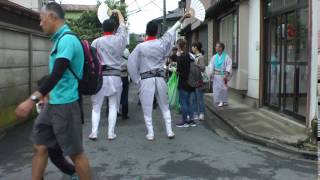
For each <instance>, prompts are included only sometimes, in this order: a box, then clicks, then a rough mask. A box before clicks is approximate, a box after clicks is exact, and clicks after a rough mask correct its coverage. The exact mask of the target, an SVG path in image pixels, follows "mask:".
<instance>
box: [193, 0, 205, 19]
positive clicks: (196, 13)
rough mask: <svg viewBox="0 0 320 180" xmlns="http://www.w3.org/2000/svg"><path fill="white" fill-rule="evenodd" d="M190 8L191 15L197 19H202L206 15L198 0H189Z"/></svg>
mask: <svg viewBox="0 0 320 180" xmlns="http://www.w3.org/2000/svg"><path fill="white" fill-rule="evenodd" d="M190 10H191V14H192V16H193V17H195V18H196V19H198V20H199V21H204V19H205V17H206V10H205V8H204V5H203V4H202V2H201V1H200V0H191V4H190Z"/></svg>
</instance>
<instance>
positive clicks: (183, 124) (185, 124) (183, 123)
mask: <svg viewBox="0 0 320 180" xmlns="http://www.w3.org/2000/svg"><path fill="white" fill-rule="evenodd" d="M189 126H190V125H189V123H187V122H185V121H181V122H179V123H177V124H176V127H179V128H182V127H189Z"/></svg>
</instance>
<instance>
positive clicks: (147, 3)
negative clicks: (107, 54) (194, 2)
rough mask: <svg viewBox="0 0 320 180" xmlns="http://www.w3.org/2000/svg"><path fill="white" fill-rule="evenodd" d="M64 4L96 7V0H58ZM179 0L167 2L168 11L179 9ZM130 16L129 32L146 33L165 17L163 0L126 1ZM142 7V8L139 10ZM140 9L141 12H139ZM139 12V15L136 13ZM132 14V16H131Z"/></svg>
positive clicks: (168, 0)
mask: <svg viewBox="0 0 320 180" xmlns="http://www.w3.org/2000/svg"><path fill="white" fill-rule="evenodd" d="M56 1H58V2H59V1H61V2H62V3H63V4H87V5H94V4H96V2H97V1H96V0H56ZM178 1H179V0H167V1H166V2H167V5H166V7H167V11H171V10H173V9H176V8H177V7H178ZM125 2H126V4H127V5H128V12H129V13H128V14H129V23H130V26H129V31H130V32H134V33H144V32H145V28H146V24H147V23H148V22H149V21H150V20H152V19H155V18H157V17H160V16H162V15H163V0H126V1H125ZM139 7H140V8H139ZM139 9H141V11H139V12H137V11H138V10H139ZM135 12H137V13H135ZM130 14H131V15H130Z"/></svg>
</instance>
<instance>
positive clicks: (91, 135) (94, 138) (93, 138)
mask: <svg viewBox="0 0 320 180" xmlns="http://www.w3.org/2000/svg"><path fill="white" fill-rule="evenodd" d="M88 138H89V139H90V140H92V141H96V140H97V139H98V136H97V135H96V134H94V133H91V134H90V135H89V137H88Z"/></svg>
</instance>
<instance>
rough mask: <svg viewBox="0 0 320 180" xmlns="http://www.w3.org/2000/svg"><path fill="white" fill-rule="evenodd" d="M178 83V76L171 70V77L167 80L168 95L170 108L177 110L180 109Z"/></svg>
mask: <svg viewBox="0 0 320 180" xmlns="http://www.w3.org/2000/svg"><path fill="white" fill-rule="evenodd" d="M178 83H179V77H178V75H177V73H176V72H175V71H173V73H172V75H171V77H170V78H169V80H168V97H169V105H170V108H174V109H176V110H177V111H179V110H180V103H179V91H178Z"/></svg>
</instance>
